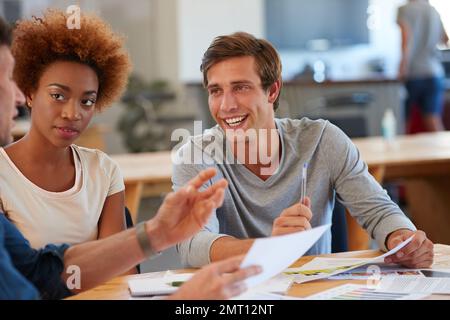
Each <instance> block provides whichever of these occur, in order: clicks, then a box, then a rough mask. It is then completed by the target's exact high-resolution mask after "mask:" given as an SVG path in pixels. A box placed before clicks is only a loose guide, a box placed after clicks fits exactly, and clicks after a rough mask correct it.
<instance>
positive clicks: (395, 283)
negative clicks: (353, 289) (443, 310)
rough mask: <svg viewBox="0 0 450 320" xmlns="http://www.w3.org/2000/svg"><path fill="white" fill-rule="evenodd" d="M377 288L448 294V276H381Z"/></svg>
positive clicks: (449, 284) (449, 286) (449, 287)
mask: <svg viewBox="0 0 450 320" xmlns="http://www.w3.org/2000/svg"><path fill="white" fill-rule="evenodd" d="M377 290H383V291H390V292H396V293H435V294H450V279H449V278H417V277H416V278H414V277H404V276H400V277H393V278H382V279H381V281H380V283H379V285H378V287H377Z"/></svg>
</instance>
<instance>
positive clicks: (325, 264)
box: [284, 236, 413, 283]
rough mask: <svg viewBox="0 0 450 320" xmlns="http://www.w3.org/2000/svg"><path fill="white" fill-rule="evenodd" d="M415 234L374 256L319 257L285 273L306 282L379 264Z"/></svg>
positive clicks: (297, 280) (296, 279) (298, 281)
mask: <svg viewBox="0 0 450 320" xmlns="http://www.w3.org/2000/svg"><path fill="white" fill-rule="evenodd" d="M412 238H413V236H411V237H410V238H408V239H407V240H405V241H403V242H402V243H400V244H399V245H398V246H396V247H395V248H394V249H392V250H390V251H388V252H386V253H385V254H382V255H380V256H377V257H374V258H355V259H353V258H326V257H317V258H314V259H313V260H312V261H310V262H308V263H306V264H304V265H303V266H301V267H298V268H288V269H286V270H285V271H284V273H285V274H289V275H296V277H295V282H297V283H304V282H308V281H314V280H319V279H325V278H329V277H331V276H335V275H338V274H340V273H344V272H349V271H350V270H353V269H356V268H360V267H362V266H364V265H372V264H377V263H378V264H379V263H383V262H384V258H385V257H387V256H390V255H392V254H395V253H396V252H397V251H399V250H400V249H402V248H403V247H404V246H406V245H407V244H408V243H410V242H411V240H412Z"/></svg>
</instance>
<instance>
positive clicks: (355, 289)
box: [306, 284, 428, 300]
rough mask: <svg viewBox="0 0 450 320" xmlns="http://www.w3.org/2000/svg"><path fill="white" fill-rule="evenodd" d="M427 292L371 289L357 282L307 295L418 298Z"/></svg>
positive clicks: (322, 297)
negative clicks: (412, 292) (396, 291)
mask: <svg viewBox="0 0 450 320" xmlns="http://www.w3.org/2000/svg"><path fill="white" fill-rule="evenodd" d="M427 296H428V295H427V294H409V293H392V292H383V291H379V290H373V289H369V288H367V287H366V286H361V285H357V284H344V285H342V286H338V287H335V288H332V289H329V290H325V291H322V292H319V293H317V294H314V295H311V296H309V297H307V298H306V299H308V300H418V299H423V298H425V297H427Z"/></svg>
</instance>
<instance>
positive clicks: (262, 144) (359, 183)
mask: <svg viewBox="0 0 450 320" xmlns="http://www.w3.org/2000/svg"><path fill="white" fill-rule="evenodd" d="M201 71H202V72H203V82H204V86H205V87H206V88H207V90H208V94H209V99H208V102H209V109H210V112H211V115H212V117H213V118H214V119H215V121H216V122H217V126H215V127H213V128H212V129H209V130H207V131H205V132H204V134H203V135H201V136H194V137H192V138H191V139H190V140H189V142H188V143H187V144H185V145H184V146H183V147H182V148H181V149H180V150H179V151H178V159H177V161H176V162H175V163H176V164H175V165H174V174H173V184H174V189H175V190H177V189H179V188H180V187H181V186H182V185H184V184H185V183H186V182H187V181H189V179H191V178H192V177H193V176H195V175H196V174H197V173H198V172H199V171H200V170H202V169H205V168H208V167H215V168H216V169H217V171H218V172H219V174H218V175H217V177H215V178H213V179H211V180H210V181H209V182H208V183H207V184H205V185H204V187H208V186H209V185H210V184H211V183H214V181H215V179H218V178H225V179H227V180H228V183H229V186H228V188H227V190H226V193H225V200H224V204H223V206H222V207H221V208H218V209H217V210H216V211H215V212H214V215H213V216H212V218H211V219H210V221H209V222H208V224H207V225H206V227H205V228H204V229H203V230H202V231H200V232H199V233H198V234H196V235H195V236H194V237H192V238H191V239H190V240H189V241H186V242H184V243H181V244H180V245H178V247H177V248H178V250H179V252H180V255H181V258H182V261H183V262H184V263H185V264H187V265H191V266H200V265H204V264H207V263H209V262H210V261H216V260H221V259H224V258H226V257H229V256H233V255H237V254H242V253H244V252H246V251H247V250H248V249H249V247H250V246H251V244H252V243H253V241H254V238H259V237H267V236H271V235H280V234H287V233H292V232H297V231H303V230H307V229H310V228H311V227H316V226H320V225H323V224H327V223H331V219H332V209H333V206H334V201H335V197H337V199H338V201H340V202H341V203H342V204H343V205H344V206H345V207H346V208H348V209H349V211H350V212H351V214H352V215H353V216H354V217H355V218H356V219H357V221H358V222H359V223H360V225H361V226H362V227H364V228H365V229H366V230H367V232H368V233H369V234H370V235H371V236H372V237H373V238H374V239H376V240H377V242H378V244H379V247H380V248H381V249H383V250H386V249H391V248H393V247H394V246H396V245H397V244H398V243H400V242H401V241H402V240H405V239H407V238H408V237H410V236H411V235H413V234H414V235H415V237H414V240H413V241H412V242H411V243H410V244H409V245H408V246H406V247H405V248H404V249H403V250H402V251H400V252H399V253H398V254H397V255H396V256H394V257H392V256H391V257H389V259H390V261H393V262H398V263H402V264H404V265H406V266H410V267H427V266H429V265H431V263H432V260H433V244H432V243H431V241H430V240H428V239H427V237H426V235H425V234H424V233H423V232H422V231H417V230H416V228H415V227H414V225H413V224H412V223H411V221H410V220H409V219H408V218H406V217H405V215H404V214H403V213H402V211H401V210H400V209H399V207H398V206H397V205H396V204H395V203H393V202H392V201H391V200H390V198H389V196H388V195H387V193H386V192H385V191H384V190H383V189H382V188H381V186H380V185H379V184H378V183H377V182H376V181H375V180H374V178H373V177H372V176H371V175H370V174H369V173H368V170H367V165H366V164H365V163H364V162H363V161H362V160H361V158H360V155H359V152H358V150H357V149H356V147H355V146H354V145H353V144H352V142H351V141H350V139H349V138H348V137H347V136H346V135H345V134H344V133H343V132H342V131H341V130H340V129H338V128H337V127H336V126H334V125H332V124H331V123H329V122H328V121H324V120H316V121H313V120H310V119H307V118H303V119H300V120H293V119H277V118H275V110H276V108H277V107H278V103H279V95H280V90H281V87H282V82H281V62H280V58H279V56H278V54H277V52H276V50H275V49H274V48H273V46H272V45H271V44H270V43H269V42H267V41H265V40H262V39H256V38H255V37H253V36H252V35H250V34H247V33H235V34H232V35H228V36H220V37H217V38H216V39H214V41H213V42H212V43H211V45H210V46H209V48H208V49H207V50H206V52H205V54H204V56H203V61H202V65H201ZM199 154H200V155H201V157H199V156H198V155H199ZM186 155H188V156H187V157H186ZM189 155H194V158H195V159H191V160H193V161H191V162H188V161H186V159H188V160H189ZM197 159H202V162H201V163H198V161H194V160H197ZM305 166H307V168H308V171H307V177H305V178H307V179H306V181H307V185H306V194H307V197H305V198H304V199H302V200H300V198H301V194H302V192H303V191H304V190H302V180H304V177H302V172H305V170H303V168H304V167H305ZM293 245H295V244H293ZM330 251H331V233H330V232H329V233H327V234H326V235H324V237H322V239H320V240H319V241H318V242H317V243H316V244H315V245H314V246H313V247H312V248H311V250H310V251H309V252H308V254H323V253H330Z"/></svg>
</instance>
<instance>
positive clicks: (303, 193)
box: [300, 162, 308, 203]
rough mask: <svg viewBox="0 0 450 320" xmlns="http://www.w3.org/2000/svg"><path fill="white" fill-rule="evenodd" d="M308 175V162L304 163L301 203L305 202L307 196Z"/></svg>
mask: <svg viewBox="0 0 450 320" xmlns="http://www.w3.org/2000/svg"><path fill="white" fill-rule="evenodd" d="M307 175H308V162H305V163H304V164H303V169H302V181H301V195H300V203H304V201H305V198H306V176H307Z"/></svg>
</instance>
